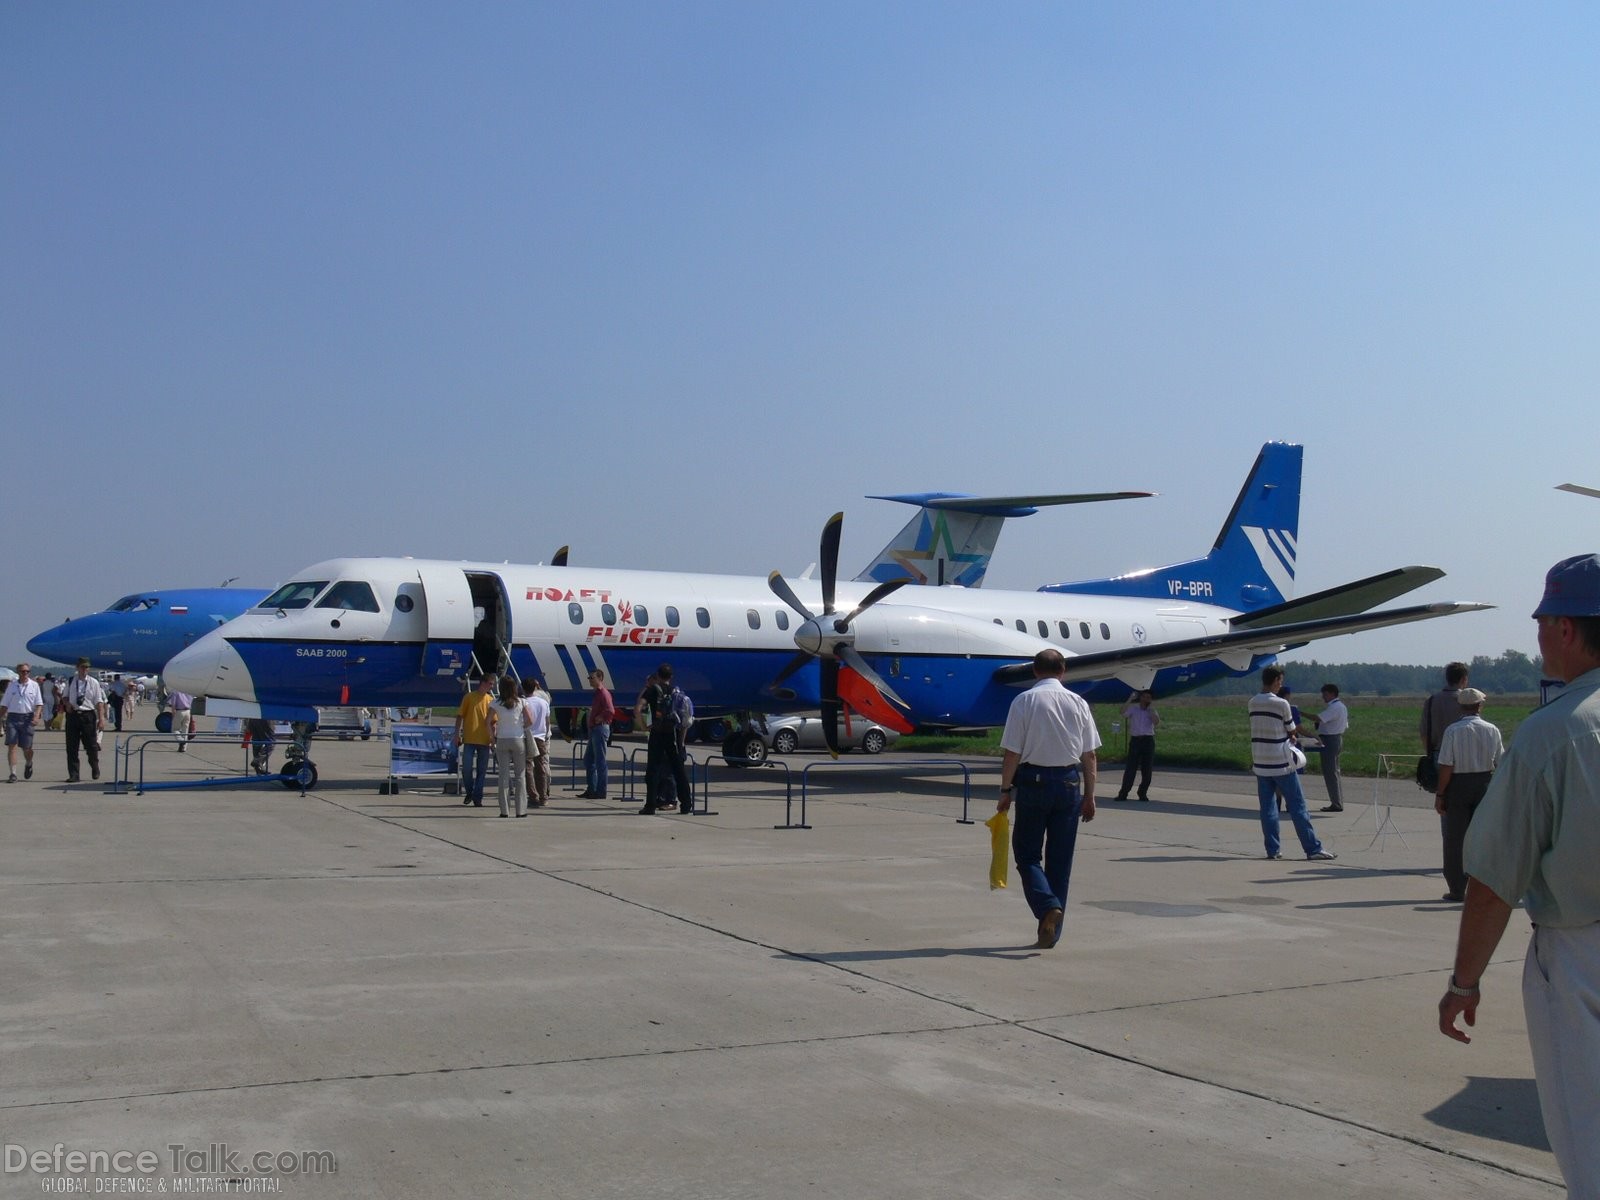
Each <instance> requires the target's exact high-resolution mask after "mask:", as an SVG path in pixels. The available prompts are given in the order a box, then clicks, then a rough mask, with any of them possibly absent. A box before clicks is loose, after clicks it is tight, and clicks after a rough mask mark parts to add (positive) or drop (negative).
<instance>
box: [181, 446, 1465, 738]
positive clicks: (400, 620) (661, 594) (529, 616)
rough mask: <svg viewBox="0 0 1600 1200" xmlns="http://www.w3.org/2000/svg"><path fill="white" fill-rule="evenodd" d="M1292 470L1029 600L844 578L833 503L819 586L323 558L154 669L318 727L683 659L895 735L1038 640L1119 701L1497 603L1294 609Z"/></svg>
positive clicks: (221, 699) (728, 688)
mask: <svg viewBox="0 0 1600 1200" xmlns="http://www.w3.org/2000/svg"><path fill="white" fill-rule="evenodd" d="M1301 460H1302V450H1301V448H1300V447H1299V446H1295V445H1289V444H1285V443H1269V444H1267V445H1266V446H1264V447H1263V448H1262V450H1261V453H1260V455H1259V456H1258V457H1257V459H1256V462H1255V465H1254V467H1253V468H1252V469H1251V472H1250V475H1249V477H1248V479H1247V480H1246V481H1245V484H1244V487H1243V489H1242V490H1241V491H1240V493H1239V496H1238V499H1237V500H1236V501H1235V503H1234V506H1233V510H1232V511H1231V512H1230V513H1229V515H1228V518H1227V520H1226V521H1225V522H1224V523H1223V527H1222V530H1221V532H1220V533H1219V534H1218V536H1217V539H1216V542H1215V543H1214V545H1213V546H1212V548H1211V550H1210V551H1209V552H1208V553H1207V554H1206V555H1204V556H1203V557H1201V558H1197V559H1192V560H1190V561H1187V562H1181V563H1176V564H1174V565H1172V566H1169V567H1163V568H1157V569H1151V570H1143V571H1137V572H1134V573H1131V574H1128V575H1122V576H1117V577H1114V578H1110V579H1099V580H1090V581H1084V582H1079V583H1060V584H1052V585H1047V586H1045V587H1043V588H1040V589H1039V590H1038V591H1032V592H1014V591H996V590H993V589H981V590H980V589H972V588H965V587H959V586H942V587H941V586H926V587H909V588H908V587H906V586H905V585H906V584H907V583H908V582H910V581H909V580H908V579H907V578H906V577H904V576H900V577H896V578H891V579H887V580H883V581H880V582H878V583H877V584H876V585H874V586H870V587H869V586H868V581H867V580H865V579H862V580H852V581H845V582H843V583H841V582H839V581H838V580H837V566H838V551H839V537H840V528H841V524H842V520H843V517H842V514H835V515H834V517H833V518H832V519H830V520H829V521H828V523H827V524H826V526H825V527H824V530H823V535H822V549H821V557H820V562H821V572H820V575H821V578H820V579H817V580H811V579H796V580H789V579H785V578H784V577H783V576H782V575H781V574H780V573H779V572H776V571H774V572H773V573H772V574H771V575H770V576H769V577H768V578H767V579H766V580H765V581H763V580H760V579H758V578H752V577H745V576H728V575H702V574H688V573H682V572H672V571H634V570H620V569H610V568H601V567H593V568H590V567H574V566H570V565H569V566H566V567H538V566H515V565H507V564H500V563H462V562H445V561H431V560H419V559H408V558H340V559H332V560H329V561H327V562H321V563H317V564H316V565H314V566H311V567H308V568H307V569H306V570H304V571H301V572H298V573H297V574H296V575H295V576H294V577H293V578H292V579H291V580H290V581H289V582H288V583H285V584H284V585H283V586H282V587H280V588H278V589H277V590H276V591H274V592H273V593H272V594H271V595H270V596H268V597H266V598H265V599H264V600H263V601H262V602H261V603H260V604H259V605H257V606H256V607H254V608H252V609H251V610H250V611H248V612H246V613H244V614H243V615H241V616H240V617H238V618H236V619H235V620H233V621H230V622H229V623H228V624H227V625H224V626H223V627H222V628H220V629H217V630H215V631H214V632H212V633H209V634H207V635H206V636H205V637H203V638H201V639H200V640H198V641H197V642H195V643H194V645H192V646H190V647H189V648H188V649H186V650H184V651H182V652H181V653H180V654H178V655H177V657H175V658H174V659H173V660H172V661H171V662H169V663H168V664H167V665H166V669H165V671H164V675H165V678H166V680H167V683H168V685H169V686H172V687H177V688H181V689H182V690H184V691H186V692H192V693H194V694H197V695H204V696H207V697H208V698H210V700H209V707H210V711H211V712H213V713H217V714H222V715H240V716H258V715H259V716H265V717H269V718H276V719H287V720H312V719H314V716H313V712H312V710H313V709H314V708H316V707H318V706H341V705H364V706H400V705H404V706H413V705H415V706H423V705H439V706H448V705H453V704H455V703H456V702H457V701H458V700H459V698H460V696H461V693H462V688H463V686H464V681H465V680H466V679H467V678H468V677H470V676H472V675H475V674H477V673H478V671H480V670H506V669H509V670H511V671H514V672H515V673H516V674H517V675H518V676H520V677H523V678H527V677H530V676H531V677H533V678H536V679H538V680H539V681H540V682H541V683H543V684H544V686H545V687H546V688H547V689H548V690H549V691H550V692H551V694H552V696H553V698H554V700H555V702H556V703H557V704H560V705H575V704H583V703H586V702H587V697H588V690H587V687H586V684H585V678H586V676H587V674H588V672H589V670H590V669H591V668H594V667H600V668H603V669H604V670H605V671H606V674H607V676H608V678H609V679H610V680H611V681H612V685H613V687H614V689H615V690H616V691H618V692H620V693H622V694H631V693H633V692H635V691H637V690H638V689H639V688H641V687H642V686H643V685H644V683H645V678H646V676H647V675H648V674H649V673H650V672H651V671H652V670H653V669H654V668H655V667H656V666H657V665H658V664H659V663H661V662H663V661H670V662H671V663H672V664H673V668H674V671H675V675H676V680H677V682H678V683H679V685H680V686H682V687H684V688H685V689H686V690H687V691H688V692H689V693H690V694H691V695H692V696H693V697H694V700H695V705H696V708H697V710H698V711H700V712H702V713H707V714H710V713H715V712H721V711H734V710H744V709H760V710H775V709H816V708H821V709H822V711H823V714H824V719H825V722H826V724H827V726H828V728H829V730H830V731H834V732H835V737H836V728H835V727H836V722H837V718H838V715H839V713H840V711H841V708H842V707H843V706H848V707H849V708H850V709H852V710H853V711H856V712H860V713H862V714H863V715H866V716H869V717H871V718H872V719H874V720H877V721H879V722H880V723H884V724H889V725H891V726H892V727H895V728H899V729H902V730H905V729H909V728H910V727H912V726H914V725H933V726H949V725H978V726H981V725H997V724H1001V723H1003V722H1004V720H1005V715H1006V710H1007V708H1008V707H1009V705H1010V702H1011V700H1012V698H1013V697H1014V696H1015V695H1016V693H1017V689H1018V688H1019V687H1020V686H1023V685H1024V684H1026V683H1028V682H1030V681H1031V678H1032V675H1031V660H1032V658H1033V656H1034V654H1035V653H1036V652H1037V651H1039V650H1040V649H1042V648H1044V647H1046V646H1055V647H1057V648H1058V649H1060V650H1061V651H1062V652H1063V653H1064V654H1065V655H1066V656H1067V660H1068V664H1067V665H1068V681H1069V683H1070V684H1071V685H1072V686H1073V687H1074V688H1075V690H1077V691H1079V692H1081V693H1083V694H1084V695H1085V696H1086V697H1088V698H1089V699H1091V700H1120V699H1123V698H1125V697H1126V696H1127V694H1128V692H1129V690H1130V689H1141V688H1150V689H1152V690H1154V691H1156V692H1157V693H1158V694H1170V693H1172V692H1177V691H1183V690H1187V689H1189V688H1193V687H1197V686H1199V685H1200V684H1202V683H1205V682H1207V681H1209V680H1211V679H1214V678H1217V677H1219V676H1222V675H1225V674H1243V673H1245V672H1248V671H1251V670H1253V669H1255V668H1256V667H1258V666H1260V665H1261V664H1262V663H1264V662H1267V661H1270V660H1271V657H1272V656H1273V655H1275V654H1277V653H1280V652H1282V651H1284V650H1286V649H1290V648H1293V647H1296V646H1300V645H1303V644H1305V643H1307V642H1309V641H1312V640H1314V639H1318V638H1324V637H1331V636H1334V635H1337V634H1346V633H1357V632H1361V631H1363V630H1368V629H1377V628H1382V627H1386V626H1390V625H1398V624H1403V623H1406V622H1410V621H1421V620H1428V619H1431V618H1435V617H1442V616H1447V615H1450V614H1453V613H1460V612H1468V611H1473V610H1477V609H1482V608H1487V607H1489V606H1488V605H1482V604H1470V603H1459V602H1444V603H1433V604H1422V605H1414V606H1411V607H1406V608H1394V609H1387V610H1382V611H1371V610H1372V609H1373V608H1374V606H1376V605H1379V604H1382V603H1385V602H1387V601H1389V600H1392V599H1394V598H1395V597H1398V596H1401V595H1404V594H1405V593H1407V592H1409V591H1412V590H1414V589H1415V588H1418V587H1421V586H1422V585H1424V584H1426V583H1430V582H1432V581H1433V580H1436V579H1438V578H1441V577H1442V576H1443V574H1444V572H1442V571H1440V570H1439V569H1438V568H1436V567H1420V566H1413V567H1402V568H1398V569H1396V570H1393V571H1388V572H1385V573H1384V574H1381V575H1375V576H1372V577H1370V578H1367V579H1363V580H1359V581H1357V582H1354V583H1350V584H1346V585H1344V586H1341V587H1337V588H1332V589H1329V590H1326V591H1322V592H1318V593H1316V594H1314V595H1310V596H1306V597H1303V598H1301V599H1299V600H1296V599H1294V598H1293V592H1294V576H1295V566H1296V559H1297V554H1298V547H1297V534H1298V527H1299V508H1300V476H1301ZM915 524H916V521H914V522H913V525H915ZM871 570H872V569H869V572H868V574H870V573H871ZM891 597H892V599H891Z"/></svg>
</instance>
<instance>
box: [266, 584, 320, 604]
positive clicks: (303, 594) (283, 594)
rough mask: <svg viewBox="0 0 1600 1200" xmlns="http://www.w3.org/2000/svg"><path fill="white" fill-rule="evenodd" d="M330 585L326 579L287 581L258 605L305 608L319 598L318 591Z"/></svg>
mask: <svg viewBox="0 0 1600 1200" xmlns="http://www.w3.org/2000/svg"><path fill="white" fill-rule="evenodd" d="M327 586H328V581H327V580H326V579H323V580H320V581H318V582H315V583H307V582H300V583H286V584H284V585H283V586H282V587H281V588H279V589H278V590H277V591H275V592H273V593H272V595H270V596H268V597H267V598H266V599H265V600H263V601H262V602H261V603H260V604H259V605H257V606H256V607H258V608H305V607H306V606H307V605H308V604H310V603H311V602H312V601H313V600H315V599H316V598H317V593H318V592H320V591H321V590H322V589H323V588H325V587H327Z"/></svg>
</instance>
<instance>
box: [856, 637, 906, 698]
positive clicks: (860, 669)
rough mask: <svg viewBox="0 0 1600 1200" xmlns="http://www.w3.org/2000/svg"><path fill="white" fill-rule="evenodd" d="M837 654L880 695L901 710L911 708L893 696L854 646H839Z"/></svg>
mask: <svg viewBox="0 0 1600 1200" xmlns="http://www.w3.org/2000/svg"><path fill="white" fill-rule="evenodd" d="M838 653H839V657H840V658H842V659H843V660H844V664H845V666H847V667H849V668H850V669H851V670H852V671H854V672H855V673H856V674H857V675H859V676H861V678H863V679H865V680H866V681H867V682H868V683H870V684H871V685H872V686H873V687H874V688H876V689H877V690H878V692H879V693H880V694H881V695H884V696H887V697H889V699H891V700H893V701H894V702H895V703H896V704H898V705H899V706H900V707H901V708H904V709H909V708H910V707H911V706H910V705H909V704H907V703H906V702H905V701H904V700H902V699H900V697H899V696H898V695H896V694H895V690H894V689H893V688H892V687H890V686H889V684H888V683H887V681H885V680H884V678H883V676H882V675H879V674H878V673H877V672H876V671H874V670H873V669H872V667H871V665H870V664H869V663H868V662H867V660H866V659H864V658H862V657H861V655H860V654H859V653H858V652H857V650H856V648H855V647H854V646H840V647H839V651H838Z"/></svg>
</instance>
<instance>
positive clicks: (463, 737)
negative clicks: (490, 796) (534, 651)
mask: <svg viewBox="0 0 1600 1200" xmlns="http://www.w3.org/2000/svg"><path fill="white" fill-rule="evenodd" d="M492 703H494V676H493V675H485V676H484V677H483V678H482V679H480V680H478V686H477V688H476V689H475V690H473V691H470V692H468V693H467V694H466V695H465V696H463V697H461V707H460V708H459V709H457V710H456V745H458V746H460V747H461V777H462V779H463V780H464V781H465V782H466V788H465V791H466V799H464V800H463V801H462V802H461V803H462V804H472V805H475V806H476V807H478V808H482V807H483V780H484V777H485V776H486V775H487V774H488V773H489V755H490V754H492V753H494V731H493V730H492V729H491V728H490V727H489V705H491V704H492Z"/></svg>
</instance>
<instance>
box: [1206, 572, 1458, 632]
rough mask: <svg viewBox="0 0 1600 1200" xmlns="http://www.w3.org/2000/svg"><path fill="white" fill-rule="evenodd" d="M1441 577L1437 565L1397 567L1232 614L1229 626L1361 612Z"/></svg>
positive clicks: (1285, 622) (1246, 626)
mask: <svg viewBox="0 0 1600 1200" xmlns="http://www.w3.org/2000/svg"><path fill="white" fill-rule="evenodd" d="M1443 578H1444V572H1443V571H1441V570H1440V569H1439V568H1438V567H1396V568H1395V569H1394V570H1393V571H1385V572H1384V573H1383V574H1381V575H1369V576H1368V577H1367V578H1366V579H1358V580H1356V581H1355V582H1353V583H1344V584H1340V585H1339V586H1338V587H1333V588H1328V589H1327V590H1325V591H1321V592H1313V593H1312V594H1311V595H1309V596H1302V597H1300V599H1298V600H1287V601H1285V602H1284V603H1282V604H1274V605H1273V606H1272V607H1271V608H1262V609H1258V610H1257V611H1255V612H1253V613H1244V614H1242V615H1240V616H1237V617H1234V618H1233V620H1231V621H1230V622H1229V625H1231V626H1232V627H1233V628H1234V629H1267V628H1276V627H1277V626H1279V625H1289V624H1293V623H1294V622H1296V621H1317V620H1321V619H1322V618H1324V617H1344V616H1349V615H1351V614H1352V613H1364V612H1366V611H1368V610H1369V609H1372V608H1376V607H1377V606H1378V605H1380V604H1387V603H1388V602H1389V601H1390V600H1393V599H1395V598H1396V597H1398V596H1404V595H1405V594H1406V593H1407V592H1414V591H1416V590H1417V589H1418V588H1419V587H1422V586H1424V585H1425V584H1429V583H1432V582H1433V581H1434V580H1435V579H1443Z"/></svg>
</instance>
